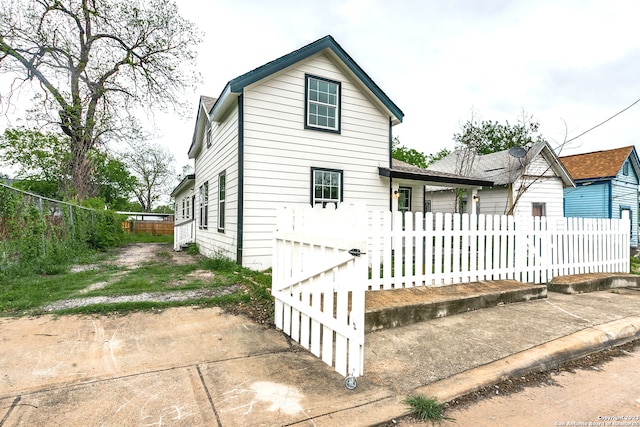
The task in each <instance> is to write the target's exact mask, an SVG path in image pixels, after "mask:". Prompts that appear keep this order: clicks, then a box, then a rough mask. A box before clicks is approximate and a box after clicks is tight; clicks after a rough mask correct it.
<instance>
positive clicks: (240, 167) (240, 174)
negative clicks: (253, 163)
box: [236, 94, 244, 265]
mask: <svg viewBox="0 0 640 427" xmlns="http://www.w3.org/2000/svg"><path fill="white" fill-rule="evenodd" d="M243 101H244V97H243V96H242V94H240V96H238V230H237V233H238V239H237V242H238V247H237V250H236V262H237V263H238V264H240V265H242V251H243V243H244V237H243V234H244V105H243Z"/></svg>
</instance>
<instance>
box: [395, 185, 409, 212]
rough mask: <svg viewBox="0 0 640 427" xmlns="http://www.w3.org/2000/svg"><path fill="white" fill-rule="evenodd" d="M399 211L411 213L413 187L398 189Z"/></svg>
mask: <svg viewBox="0 0 640 427" xmlns="http://www.w3.org/2000/svg"><path fill="white" fill-rule="evenodd" d="M398 196H400V197H399V198H398V210H399V211H400V212H410V211H411V187H400V188H399V189H398Z"/></svg>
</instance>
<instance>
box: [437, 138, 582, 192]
mask: <svg viewBox="0 0 640 427" xmlns="http://www.w3.org/2000/svg"><path fill="white" fill-rule="evenodd" d="M525 150H526V154H525V156H524V157H522V158H517V157H514V156H513V155H512V154H510V150H503V151H498V152H496V153H491V154H483V155H481V154H476V155H469V154H465V152H464V151H462V150H456V151H454V152H453V153H451V154H449V155H448V156H446V157H444V158H442V159H440V160H438V161H437V162H435V163H433V164H431V165H429V167H428V168H427V169H428V170H432V171H440V172H447V173H457V174H462V175H464V176H468V177H473V178H476V179H485V180H488V181H492V182H493V184H494V185H506V184H512V183H514V182H515V181H516V180H518V179H519V178H520V177H522V175H523V174H525V173H526V169H527V165H529V164H530V163H531V162H532V161H533V160H534V159H535V158H536V157H537V156H538V155H541V156H542V157H543V158H544V159H545V160H546V161H547V162H548V163H549V165H550V167H551V169H552V170H553V171H554V173H555V174H556V175H557V176H559V177H560V178H561V179H562V183H563V185H564V186H565V187H575V183H574V182H573V180H572V179H571V175H570V174H569V172H568V171H567V169H566V168H565V167H564V166H563V165H562V163H561V162H560V161H559V159H558V157H557V156H556V154H555V152H554V151H553V149H552V148H551V146H550V145H549V144H548V143H547V142H544V141H541V142H536V143H535V144H533V145H532V146H531V147H529V148H525ZM464 162H471V164H470V165H464V164H463V163H464ZM461 171H464V172H461Z"/></svg>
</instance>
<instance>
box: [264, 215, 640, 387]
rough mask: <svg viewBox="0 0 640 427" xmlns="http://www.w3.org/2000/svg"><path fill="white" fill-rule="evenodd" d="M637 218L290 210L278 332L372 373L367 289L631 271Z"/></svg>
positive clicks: (278, 247) (277, 254)
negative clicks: (367, 359) (367, 354)
mask: <svg viewBox="0 0 640 427" xmlns="http://www.w3.org/2000/svg"><path fill="white" fill-rule="evenodd" d="M629 227H630V220H629V218H628V217H627V218H623V219H612V220H605V219H584V218H546V217H513V216H488V215H487V216H485V215H469V214H442V213H435V214H432V213H427V214H426V215H423V214H421V213H415V214H413V213H406V214H404V215H403V214H402V213H393V214H392V213H391V212H368V211H366V209H364V208H362V207H354V206H346V205H341V206H340V208H339V209H333V208H329V209H311V208H310V207H309V208H294V209H284V210H281V211H280V212H279V214H278V225H277V231H276V232H275V233H274V240H273V264H272V265H273V271H272V275H273V278H272V293H273V296H274V299H275V324H276V327H278V328H280V329H282V330H283V331H284V332H285V333H286V334H288V335H289V336H291V338H292V339H294V340H295V341H297V342H299V343H300V344H301V345H302V346H303V347H304V348H306V349H308V350H310V351H311V352H312V353H313V354H314V355H316V356H317V357H320V358H322V360H323V361H325V363H327V364H328V365H330V366H333V367H334V368H335V369H336V371H337V372H339V373H340V374H342V375H353V376H354V377H357V376H360V375H362V374H363V370H364V368H363V363H364V361H363V354H364V310H365V307H364V302H365V296H364V295H365V291H377V290H387V289H398V288H407V287H414V286H445V285H453V284H458V283H465V282H476V281H484V280H501V279H515V280H519V281H521V282H528V283H545V282H548V281H549V280H551V278H553V277H554V276H560V275H571V274H584V273H594V272H629V268H630V247H629V243H630V242H629V238H630V236H629V230H630V228H629Z"/></svg>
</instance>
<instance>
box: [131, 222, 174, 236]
mask: <svg viewBox="0 0 640 427" xmlns="http://www.w3.org/2000/svg"><path fill="white" fill-rule="evenodd" d="M122 229H123V230H124V231H125V232H127V233H137V234H152V235H154V236H170V235H172V234H173V222H172V221H123V222H122Z"/></svg>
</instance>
